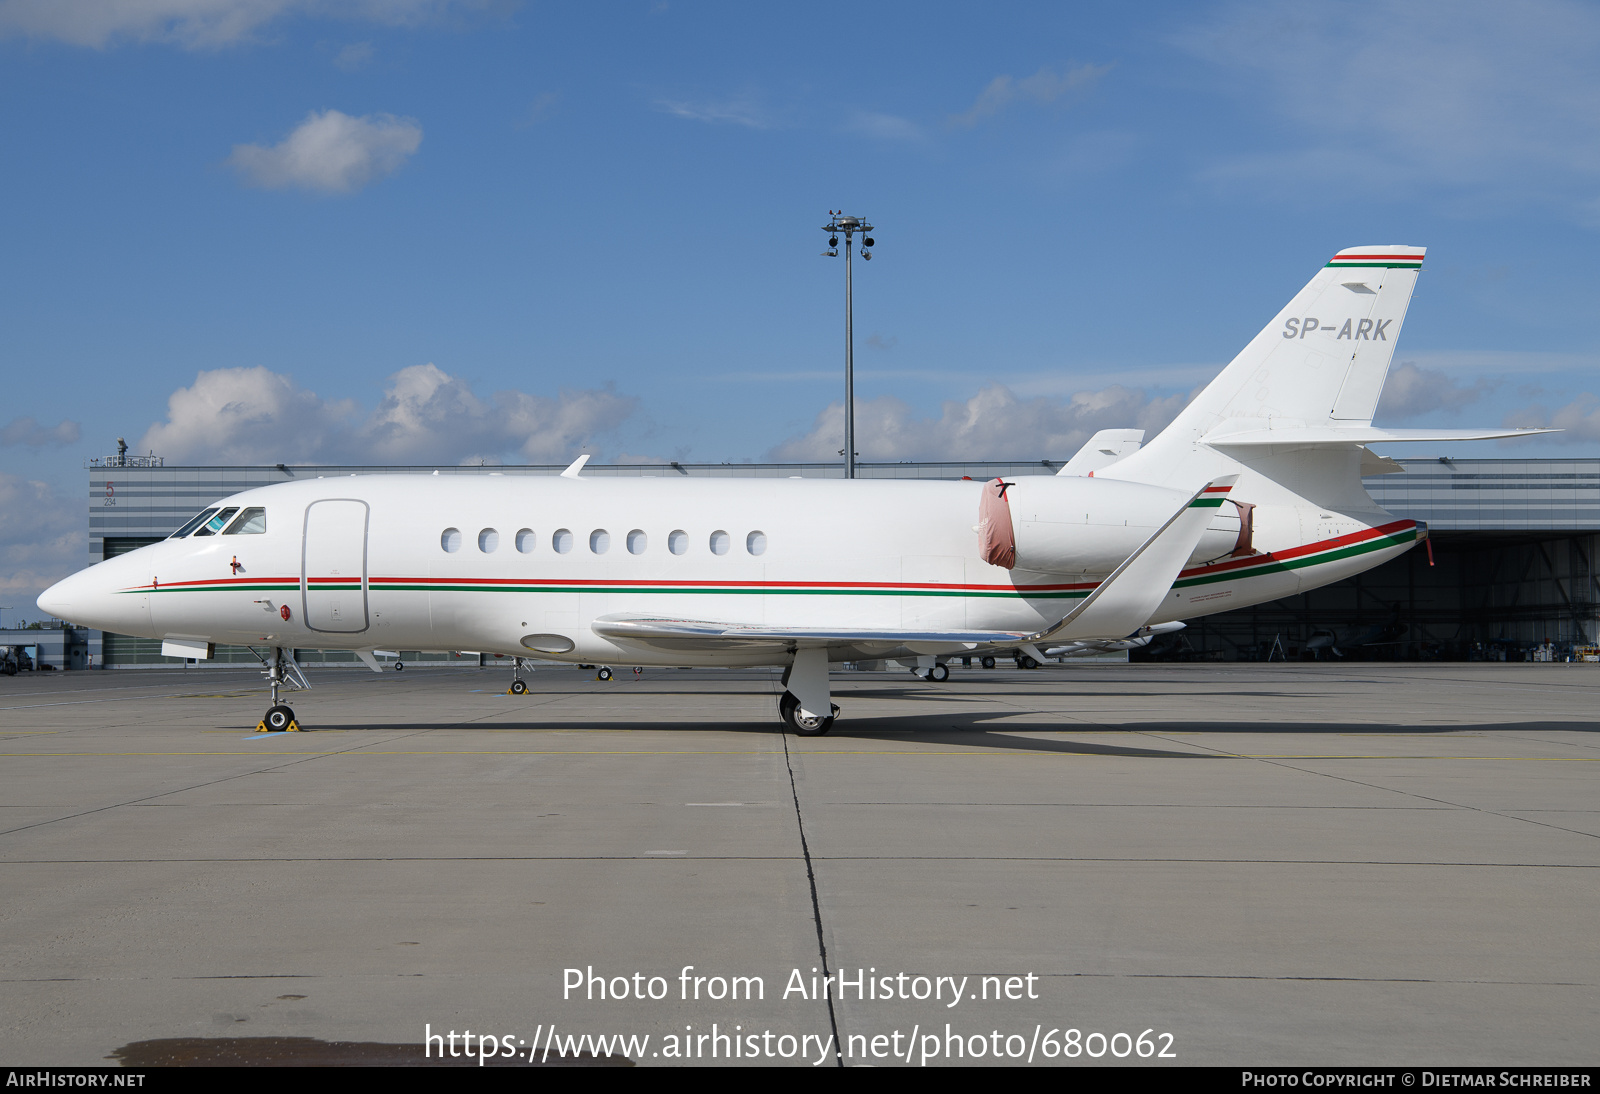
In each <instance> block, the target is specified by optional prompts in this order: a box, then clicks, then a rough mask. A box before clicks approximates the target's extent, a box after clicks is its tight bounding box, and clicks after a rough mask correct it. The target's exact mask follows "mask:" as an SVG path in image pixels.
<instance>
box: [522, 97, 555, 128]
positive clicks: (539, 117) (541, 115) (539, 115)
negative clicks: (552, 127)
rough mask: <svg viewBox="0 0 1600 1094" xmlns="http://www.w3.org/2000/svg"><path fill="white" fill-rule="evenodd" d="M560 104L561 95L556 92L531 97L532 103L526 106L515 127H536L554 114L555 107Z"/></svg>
mask: <svg viewBox="0 0 1600 1094" xmlns="http://www.w3.org/2000/svg"><path fill="white" fill-rule="evenodd" d="M560 102H561V95H560V93H559V92H556V91H541V92H540V93H539V94H537V95H535V96H534V97H533V102H531V103H529V104H528V109H527V110H526V111H525V112H524V113H523V115H522V120H521V121H520V122H518V123H517V127H518V128H519V129H520V128H526V127H527V126H530V125H538V124H539V123H540V122H542V121H544V120H545V119H546V118H549V117H551V116H552V115H553V114H555V112H556V105H557V104H558V103H560Z"/></svg>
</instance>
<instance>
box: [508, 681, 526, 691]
mask: <svg viewBox="0 0 1600 1094" xmlns="http://www.w3.org/2000/svg"><path fill="white" fill-rule="evenodd" d="M511 694H512V695H526V694H528V685H527V684H525V683H523V682H522V681H521V680H513V681H511Z"/></svg>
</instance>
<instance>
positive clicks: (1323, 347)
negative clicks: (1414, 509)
mask: <svg viewBox="0 0 1600 1094" xmlns="http://www.w3.org/2000/svg"><path fill="white" fill-rule="evenodd" d="M1425 252H1426V248H1423V247H1401V246H1381V247H1378V246H1374V247H1352V248H1350V249H1349V250H1344V251H1340V252H1339V253H1338V254H1336V255H1334V256H1333V259H1332V261H1330V262H1329V263H1328V264H1327V265H1326V266H1324V267H1323V268H1322V269H1320V270H1318V271H1317V275H1316V276H1315V277H1313V278H1312V279H1311V281H1310V282H1309V283H1308V284H1307V285H1306V287H1305V288H1303V289H1301V290H1300V291H1299V292H1298V293H1297V294H1295V297H1294V299H1293V300H1291V301H1289V303H1288V305H1287V306H1285V307H1284V309H1283V310H1282V311H1281V312H1279V313H1278V314H1277V316H1276V317H1275V318H1274V319H1273V320H1272V322H1270V323H1268V324H1267V325H1266V327H1265V328H1263V329H1262V331H1261V333H1260V334H1258V335H1256V336H1255V338H1253V339H1252V340H1251V341H1250V344H1249V345H1247V346H1246V347H1245V348H1244V349H1243V350H1242V351H1241V352H1240V353H1239V355H1238V356H1237V357H1235V358H1234V359H1233V361H1232V362H1231V363H1230V364H1229V365H1228V367H1227V368H1225V369H1223V370H1222V372H1221V373H1220V374H1218V376H1217V378H1216V379H1215V380H1213V381H1211V383H1210V384H1209V385H1207V386H1206V388H1205V390H1203V391H1202V392H1201V393H1200V394H1199V395H1197V396H1196V397H1195V399H1194V401H1193V402H1191V403H1190V404H1189V405H1188V406H1187V407H1185V408H1184V410H1183V412H1182V413H1181V414H1179V415H1178V417H1177V419H1176V420H1175V421H1174V422H1173V423H1172V424H1171V425H1169V426H1168V427H1167V428H1166V429H1164V430H1162V432H1161V433H1160V435H1159V436H1157V437H1156V438H1155V439H1154V440H1152V441H1150V442H1149V443H1148V444H1146V445H1145V446H1144V447H1143V448H1142V449H1140V450H1139V451H1138V452H1136V453H1134V454H1132V455H1130V456H1128V457H1126V458H1125V459H1123V460H1121V461H1119V462H1118V463H1117V465H1116V467H1115V468H1114V469H1113V468H1107V469H1106V474H1108V475H1110V476H1111V477H1115V478H1129V479H1137V480H1139V481H1143V482H1163V481H1165V480H1167V479H1168V478H1169V477H1170V476H1169V475H1168V474H1167V473H1165V472H1157V468H1161V467H1163V465H1165V466H1166V467H1168V468H1170V467H1171V466H1172V465H1173V464H1174V463H1182V462H1183V459H1184V456H1185V454H1187V453H1190V452H1192V451H1193V446H1194V444H1195V442H1197V441H1198V440H1199V439H1200V438H1201V437H1203V436H1205V435H1206V434H1207V433H1209V432H1211V431H1212V430H1213V429H1215V428H1216V427H1217V426H1218V425H1220V424H1222V423H1223V422H1225V421H1228V420H1229V419H1247V420H1248V423H1247V422H1240V423H1238V424H1239V426H1240V427H1241V428H1244V427H1246V426H1247V424H1255V423H1259V428H1263V429H1266V428H1271V427H1272V425H1273V424H1274V423H1276V424H1277V425H1278V426H1280V427H1282V426H1286V425H1291V424H1292V425H1300V426H1310V427H1315V426H1343V427H1349V426H1357V425H1370V424H1371V423H1372V413H1373V411H1374V409H1376V407H1377V405H1378V396H1379V394H1380V393H1381V392H1382V391H1383V381H1384V379H1385V378H1386V377H1387V376H1388V374H1389V362H1390V360H1391V359H1392V358H1393V356H1394V344H1395V340H1396V339H1397V338H1398V337H1399V335H1400V326H1401V324H1402V323H1403V322H1404V321H1405V315H1406V307H1407V305H1409V304H1410V302H1411V290H1412V288H1413V287H1415V285H1416V283H1417V271H1418V270H1419V269H1421V267H1422V257H1423V254H1424V253H1425ZM1208 472H1214V469H1210V468H1208V469H1204V470H1202V469H1201V468H1198V467H1196V468H1194V469H1193V474H1194V475H1195V476H1203V475H1205V474H1207V473H1208ZM1152 475H1153V476H1154V477H1152ZM1199 481H1203V479H1201V480H1199Z"/></svg>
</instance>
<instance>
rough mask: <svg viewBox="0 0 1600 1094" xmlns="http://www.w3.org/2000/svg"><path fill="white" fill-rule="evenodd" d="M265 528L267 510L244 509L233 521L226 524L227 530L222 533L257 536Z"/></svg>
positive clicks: (226, 534)
mask: <svg viewBox="0 0 1600 1094" xmlns="http://www.w3.org/2000/svg"><path fill="white" fill-rule="evenodd" d="M266 530H267V511H266V510H265V509H261V508H254V509H246V510H245V511H244V512H242V513H240V514H239V515H238V516H237V517H235V518H233V523H232V524H230V525H228V530H227V531H226V532H224V533H222V534H223V535H225V536H259V535H261V534H262V533H263V532H265V531H266Z"/></svg>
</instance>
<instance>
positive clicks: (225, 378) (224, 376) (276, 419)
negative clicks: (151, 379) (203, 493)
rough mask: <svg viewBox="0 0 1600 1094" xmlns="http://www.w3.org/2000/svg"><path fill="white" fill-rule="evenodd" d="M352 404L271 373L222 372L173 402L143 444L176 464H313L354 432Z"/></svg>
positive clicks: (198, 381)
mask: <svg viewBox="0 0 1600 1094" xmlns="http://www.w3.org/2000/svg"><path fill="white" fill-rule="evenodd" d="M356 412H357V407H356V404H355V403H354V402H353V401H351V400H340V401H336V402H328V401H325V400H324V399H322V398H321V397H320V396H318V395H316V394H315V393H313V392H310V391H307V390H305V389H304V388H301V387H299V386H297V385H296V384H295V382H294V381H293V380H292V379H290V378H289V377H287V376H284V375H282V374H280V373H276V372H272V371H271V370H269V369H265V368H261V367H256V368H219V369H213V370H211V371H209V372H202V373H200V374H199V375H198V376H196V377H195V380H194V385H193V386H192V387H185V388H179V389H178V390H177V391H175V392H173V393H172V395H171V397H170V398H168V400H167V420H166V421H165V422H163V423H160V424H157V425H152V426H151V427H150V429H149V430H148V431H147V432H146V433H145V435H144V438H143V439H142V440H141V441H140V442H139V443H138V445H137V446H135V447H136V449H137V450H138V451H140V452H156V453H159V454H160V455H162V456H165V457H166V458H167V459H168V461H170V462H172V463H224V464H226V463H307V462H310V461H313V460H316V459H318V458H319V457H321V456H322V454H323V453H324V452H326V451H327V450H328V448H329V447H330V443H331V442H332V441H333V439H334V438H336V437H338V436H340V435H342V434H343V433H344V432H345V431H347V430H348V429H349V422H350V419H351V418H353V417H354V416H355V414H356Z"/></svg>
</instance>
